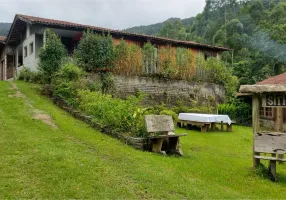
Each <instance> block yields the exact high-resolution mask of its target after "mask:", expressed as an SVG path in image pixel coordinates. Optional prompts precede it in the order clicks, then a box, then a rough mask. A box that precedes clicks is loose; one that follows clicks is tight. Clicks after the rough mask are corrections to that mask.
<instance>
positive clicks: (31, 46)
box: [29, 42, 34, 55]
mask: <svg viewBox="0 0 286 200" xmlns="http://www.w3.org/2000/svg"><path fill="white" fill-rule="evenodd" d="M29 49H30V55H31V54H32V53H34V43H33V42H32V43H31V44H30V46H29Z"/></svg>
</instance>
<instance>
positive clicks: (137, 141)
mask: <svg viewBox="0 0 286 200" xmlns="http://www.w3.org/2000/svg"><path fill="white" fill-rule="evenodd" d="M53 102H54V104H55V105H57V106H58V107H60V108H61V109H63V110H65V111H66V112H68V113H70V114H71V115H72V116H73V117H74V118H76V119H79V120H81V121H83V122H85V123H87V124H89V125H91V126H92V127H93V128H95V129H97V130H99V131H101V132H103V133H105V134H107V135H110V136H112V137H114V138H116V139H119V140H120V141H122V142H124V143H125V144H128V145H130V146H132V147H134V148H135V149H139V150H143V151H146V150H149V149H150V140H149V139H148V138H138V137H131V136H126V135H124V134H121V133H118V132H115V131H113V130H111V129H110V128H108V127H106V126H104V125H101V124H99V123H97V122H94V121H93V120H92V116H88V115H86V114H84V113H82V112H80V111H78V110H76V109H74V108H72V107H70V106H68V104H67V103H66V102H65V101H64V100H63V99H60V98H59V97H53Z"/></svg>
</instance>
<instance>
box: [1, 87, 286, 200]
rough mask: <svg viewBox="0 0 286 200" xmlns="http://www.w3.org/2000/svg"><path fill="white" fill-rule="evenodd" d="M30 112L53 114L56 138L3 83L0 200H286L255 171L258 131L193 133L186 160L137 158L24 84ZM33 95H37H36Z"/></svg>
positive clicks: (280, 188)
mask: <svg viewBox="0 0 286 200" xmlns="http://www.w3.org/2000/svg"><path fill="white" fill-rule="evenodd" d="M17 85H18V87H19V88H20V89H21V91H22V92H23V93H24V94H26V95H27V96H28V98H29V99H30V101H31V104H32V105H33V106H34V107H35V108H37V109H40V110H42V111H45V112H47V113H49V114H50V115H51V116H52V117H53V118H54V120H55V122H56V124H57V126H58V127H59V128H58V129H57V130H53V129H52V128H50V127H49V126H48V125H46V124H44V123H43V122H41V121H38V120H33V119H32V114H31V111H30V108H29V107H28V106H27V105H25V103H24V100H23V99H21V98H8V97H7V96H8V94H9V93H12V91H11V90H9V87H10V83H8V82H0V127H1V128H0V160H1V162H0V199H3V198H94V197H97V198H174V199H178V198H180V199H181V198H285V196H286V190H285V187H286V167H285V166H284V165H278V173H279V175H280V177H279V182H278V183H273V182H271V181H269V180H268V179H265V178H262V177H260V176H257V175H255V174H254V172H253V171H252V170H251V162H252V160H251V137H252V135H251V128H245V127H240V126H235V127H234V131H233V132H232V133H214V132H213V133H200V132H196V131H186V130H182V129H180V130H178V132H188V133H189V135H188V136H187V137H185V138H182V149H183V151H184V153H185V155H184V156H183V157H181V158H178V157H163V156H160V155H156V154H152V153H148V152H141V151H138V150H134V149H132V148H131V147H129V146H126V145H124V144H123V143H121V142H119V141H117V140H116V139H113V138H110V137H108V136H105V135H103V134H101V133H100V132H98V131H96V130H93V129H92V128H90V127H89V126H87V125H86V124H84V123H82V122H80V121H77V120H75V119H73V118H72V117H70V116H69V115H68V114H66V113H65V112H64V111H62V110H60V109H58V108H57V107H55V106H54V105H53V104H52V103H51V101H50V100H48V99H46V98H43V97H41V96H39V95H37V92H36V89H35V88H36V86H34V85H31V84H27V83H22V82H17ZM31 88H33V89H31Z"/></svg>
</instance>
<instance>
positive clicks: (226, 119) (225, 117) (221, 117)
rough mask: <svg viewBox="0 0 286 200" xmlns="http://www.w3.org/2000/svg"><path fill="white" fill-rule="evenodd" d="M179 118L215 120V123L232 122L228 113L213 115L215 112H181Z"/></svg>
mask: <svg viewBox="0 0 286 200" xmlns="http://www.w3.org/2000/svg"><path fill="white" fill-rule="evenodd" d="M179 120H187V121H194V122H209V123H211V122H215V123H221V122H223V123H228V124H229V125H230V124H231V120H230V118H229V116H228V115H213V114H198V113H180V114H179Z"/></svg>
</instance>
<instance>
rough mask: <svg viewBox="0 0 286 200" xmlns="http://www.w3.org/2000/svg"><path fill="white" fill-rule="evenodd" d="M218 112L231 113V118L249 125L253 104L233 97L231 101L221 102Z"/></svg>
mask: <svg viewBox="0 0 286 200" xmlns="http://www.w3.org/2000/svg"><path fill="white" fill-rule="evenodd" d="M218 113H219V114H225V115H229V116H230V118H231V119H233V120H235V121H236V123H238V124H241V125H246V126H249V125H251V120H252V110H251V105H250V104H247V103H245V102H243V101H241V100H238V99H233V100H232V101H231V102H230V103H226V104H220V105H219V106H218Z"/></svg>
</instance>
